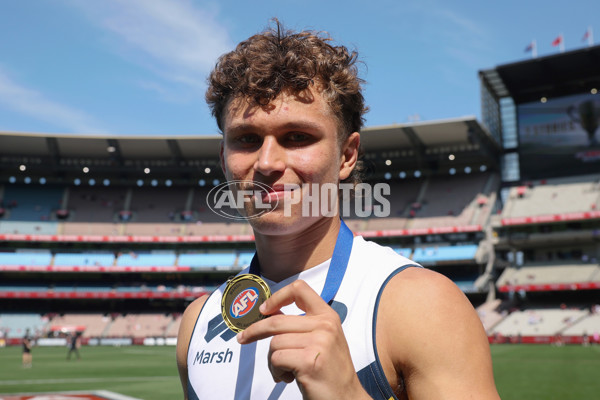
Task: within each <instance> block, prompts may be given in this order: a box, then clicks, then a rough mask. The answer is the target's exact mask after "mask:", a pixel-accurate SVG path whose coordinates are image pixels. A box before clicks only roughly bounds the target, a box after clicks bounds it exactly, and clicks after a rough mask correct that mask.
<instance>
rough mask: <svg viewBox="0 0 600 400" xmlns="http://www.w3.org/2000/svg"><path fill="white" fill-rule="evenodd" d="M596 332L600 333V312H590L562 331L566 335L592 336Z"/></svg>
mask: <svg viewBox="0 0 600 400" xmlns="http://www.w3.org/2000/svg"><path fill="white" fill-rule="evenodd" d="M595 333H600V314H588V315H586V316H585V317H584V318H581V319H579V320H578V321H576V322H575V323H573V324H572V325H571V326H569V327H568V328H566V329H565V330H564V331H563V332H562V334H563V335H565V336H571V335H573V336H575V335H577V336H583V335H588V336H592V335H593V334H595Z"/></svg>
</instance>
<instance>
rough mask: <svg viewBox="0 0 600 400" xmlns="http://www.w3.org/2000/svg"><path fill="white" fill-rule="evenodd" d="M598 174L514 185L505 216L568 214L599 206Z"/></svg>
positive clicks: (504, 211)
mask: <svg viewBox="0 0 600 400" xmlns="http://www.w3.org/2000/svg"><path fill="white" fill-rule="evenodd" d="M599 177H600V176H599V175H590V176H581V177H572V178H561V179H548V180H545V181H543V182H536V183H531V184H530V185H528V186H519V187H513V188H511V190H510V192H509V196H508V200H507V202H506V205H505V207H504V209H503V211H502V218H516V217H531V216H539V215H553V214H566V213H573V212H584V211H590V210H596V209H600V188H599V187H598V185H597V183H596V182H597V181H598V178H599Z"/></svg>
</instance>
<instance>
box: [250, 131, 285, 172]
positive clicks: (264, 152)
mask: <svg viewBox="0 0 600 400" xmlns="http://www.w3.org/2000/svg"><path fill="white" fill-rule="evenodd" d="M254 170H255V171H257V172H259V173H261V174H262V175H265V176H268V175H271V174H273V173H277V172H283V171H284V170H285V149H284V148H283V147H282V146H281V145H280V144H279V142H277V138H275V137H273V136H267V137H265V138H264V140H263V142H262V145H261V146H260V149H259V151H258V158H257V159H256V162H255V163H254Z"/></svg>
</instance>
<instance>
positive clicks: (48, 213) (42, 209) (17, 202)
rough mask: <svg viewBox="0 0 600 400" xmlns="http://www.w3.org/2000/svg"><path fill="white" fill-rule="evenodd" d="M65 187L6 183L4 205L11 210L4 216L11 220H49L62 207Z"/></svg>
mask: <svg viewBox="0 0 600 400" xmlns="http://www.w3.org/2000/svg"><path fill="white" fill-rule="evenodd" d="M63 192H64V188H63V187H61V186H52V185H31V186H29V185H6V186H4V199H3V201H2V203H3V207H4V208H6V209H8V210H9V213H8V215H7V216H5V217H4V219H6V220H10V221H49V220H51V219H52V218H53V212H54V211H56V210H58V209H60V208H61V204H62V200H63Z"/></svg>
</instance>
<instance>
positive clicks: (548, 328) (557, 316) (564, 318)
mask: <svg viewBox="0 0 600 400" xmlns="http://www.w3.org/2000/svg"><path fill="white" fill-rule="evenodd" d="M587 313H588V312H587V311H585V310H579V309H565V310H563V309H529V310H524V311H514V312H512V313H511V314H510V315H508V316H507V317H506V318H505V319H503V320H502V321H500V322H499V323H498V324H497V325H495V326H494V327H493V328H492V329H491V331H490V333H491V334H497V333H499V334H501V335H503V336H518V335H522V336H554V335H556V334H558V333H561V332H563V331H564V330H565V329H566V328H567V327H569V326H571V325H573V324H574V323H575V322H576V321H578V320H580V319H582V318H584V317H585V316H586V315H587Z"/></svg>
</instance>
